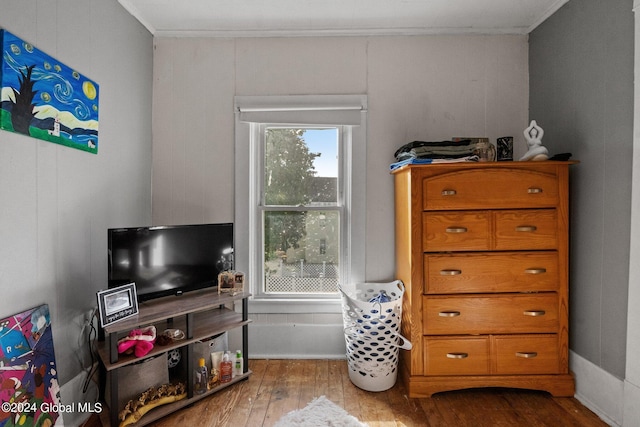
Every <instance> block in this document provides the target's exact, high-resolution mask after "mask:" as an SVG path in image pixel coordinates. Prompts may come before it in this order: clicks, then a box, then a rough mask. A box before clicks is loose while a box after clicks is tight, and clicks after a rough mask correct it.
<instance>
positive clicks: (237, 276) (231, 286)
mask: <svg viewBox="0 0 640 427" xmlns="http://www.w3.org/2000/svg"><path fill="white" fill-rule="evenodd" d="M243 291H244V273H242V272H240V271H233V270H229V271H223V272H221V273H220V274H219V275H218V295H220V294H221V293H222V292H229V293H231V294H232V295H236V294H238V293H240V292H243Z"/></svg>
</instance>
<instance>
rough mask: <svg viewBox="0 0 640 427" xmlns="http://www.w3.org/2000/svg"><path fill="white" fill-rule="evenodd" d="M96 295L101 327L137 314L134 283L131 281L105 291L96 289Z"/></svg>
mask: <svg viewBox="0 0 640 427" xmlns="http://www.w3.org/2000/svg"><path fill="white" fill-rule="evenodd" d="M96 295H97V297H98V310H99V311H100V326H102V327H103V328H104V327H105V326H107V325H110V324H112V323H115V322H118V321H120V320H124V319H127V318H129V317H132V316H135V315H136V314H138V300H137V295H136V284H135V283H133V282H132V283H127V284H125V285H122V286H118V287H117V288H112V289H107V290H106V291H98V293H97V294H96Z"/></svg>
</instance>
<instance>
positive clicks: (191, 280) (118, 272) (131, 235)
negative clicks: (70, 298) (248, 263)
mask: <svg viewBox="0 0 640 427" xmlns="http://www.w3.org/2000/svg"><path fill="white" fill-rule="evenodd" d="M108 246H109V247H108V255H109V266H108V268H109V272H108V279H109V283H108V285H109V287H110V288H113V287H116V286H120V285H122V284H126V283H131V282H135V284H136V294H137V296H138V301H139V302H142V301H146V300H150V299H153V298H160V297H163V296H168V295H181V294H183V293H184V292H189V291H194V290H197V289H202V288H206V287H210V286H217V284H218V273H220V272H221V271H225V270H232V269H233V224H232V223H223V224H198V225H174V226H158V227H130V228H111V229H109V230H108Z"/></svg>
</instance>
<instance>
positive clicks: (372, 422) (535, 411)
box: [86, 360, 607, 427]
mask: <svg viewBox="0 0 640 427" xmlns="http://www.w3.org/2000/svg"><path fill="white" fill-rule="evenodd" d="M249 368H250V369H251V370H252V371H253V375H251V377H250V378H249V379H248V380H246V381H242V382H240V383H238V384H235V385H233V386H231V387H229V388H227V389H224V390H222V391H221V392H218V393H216V394H214V395H212V396H211V397H210V398H206V399H203V400H201V401H199V402H197V403H194V404H193V405H191V406H189V407H187V408H184V409H182V410H180V411H178V412H176V413H174V414H172V415H170V416H168V417H166V418H164V419H162V420H160V421H158V422H155V423H153V424H151V425H152V426H154V427H175V426H201V427H217V426H220V427H222V426H229V427H242V426H246V427H259V426H264V427H270V426H273V424H275V422H276V421H278V419H280V417H282V416H283V415H284V414H286V413H288V412H289V411H292V410H295V409H301V408H304V407H305V406H306V405H307V403H309V402H310V401H311V400H313V399H314V398H316V397H318V396H321V395H324V396H326V397H327V398H328V399H330V400H331V401H333V402H334V403H336V404H338V405H339V406H341V407H343V408H344V409H345V410H346V411H347V412H349V413H350V414H351V415H353V416H355V417H357V418H358V419H359V420H360V421H362V422H365V423H367V424H368V425H369V426H370V427H396V426H398V427H401V426H402V427H405V426H406V427H412V426H427V427H429V426H455V427H465V426H473V427H484V426H487V427H496V426H527V427H536V426H553V427H558V426H563V427H564V426H575V427H600V426H607V424H606V423H605V422H604V421H602V420H601V419H599V418H598V417H597V416H596V415H595V414H594V413H593V412H591V411H590V410H589V409H587V408H586V407H584V406H583V405H582V404H581V403H580V402H578V401H577V400H576V399H574V398H557V397H552V396H551V395H549V394H548V393H545V392H538V391H530V390H516V389H475V390H460V391H453V392H446V393H438V394H436V395H434V396H433V397H431V398H426V399H410V398H408V396H407V394H406V390H405V388H404V386H403V385H402V383H401V382H400V381H398V383H397V384H396V385H395V386H394V387H393V388H392V389H390V390H387V391H384V392H380V393H370V392H366V391H363V390H361V389H359V388H357V387H355V386H354V385H353V384H352V383H351V381H350V380H349V373H348V368H347V362H346V361H345V360H250V361H249ZM93 423H94V424H92V421H91V420H90V421H89V422H87V423H86V427H95V426H99V425H100V424H99V421H98V423H97V424H95V420H94V421H93Z"/></svg>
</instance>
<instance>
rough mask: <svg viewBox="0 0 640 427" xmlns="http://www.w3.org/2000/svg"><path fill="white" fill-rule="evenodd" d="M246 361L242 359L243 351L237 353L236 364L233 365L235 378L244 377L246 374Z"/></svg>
mask: <svg viewBox="0 0 640 427" xmlns="http://www.w3.org/2000/svg"><path fill="white" fill-rule="evenodd" d="M243 365H244V359H243V358H242V350H237V351H236V363H235V364H234V365H233V376H234V377H235V376H237V375H242V374H243V373H244V369H243Z"/></svg>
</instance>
